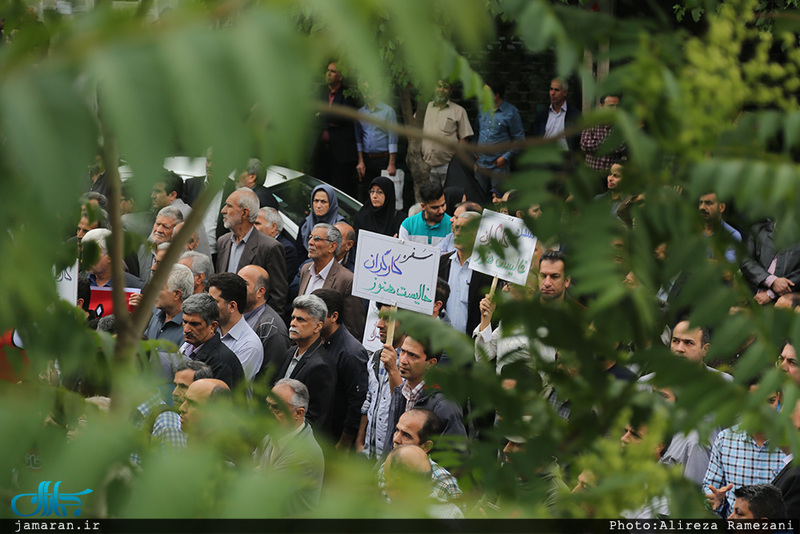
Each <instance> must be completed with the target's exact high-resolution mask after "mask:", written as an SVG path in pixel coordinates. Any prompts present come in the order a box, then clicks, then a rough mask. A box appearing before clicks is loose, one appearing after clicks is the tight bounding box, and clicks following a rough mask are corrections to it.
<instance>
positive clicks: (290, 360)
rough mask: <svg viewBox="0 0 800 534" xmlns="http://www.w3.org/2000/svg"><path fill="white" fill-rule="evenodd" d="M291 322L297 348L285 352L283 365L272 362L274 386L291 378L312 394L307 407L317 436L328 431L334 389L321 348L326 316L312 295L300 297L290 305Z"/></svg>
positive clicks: (330, 368)
mask: <svg viewBox="0 0 800 534" xmlns="http://www.w3.org/2000/svg"><path fill="white" fill-rule="evenodd" d="M292 306H293V308H294V309H293V310H292V321H291V322H290V323H289V338H290V339H291V340H292V341H294V342H295V344H296V345H297V346H296V347H292V348H290V349H289V350H287V351H286V352H285V353H284V355H283V358H282V361H274V364H275V368H276V370H277V372H276V373H275V374H274V375H273V376H272V381H273V384H274V383H275V382H276V381H277V380H280V379H281V378H294V379H296V380H299V381H300V382H302V383H303V384H305V385H306V387H307V388H308V391H309V392H310V393H311V404H310V405H309V407H308V413H307V417H308V420H309V422H310V423H311V424H312V425H314V427H315V428H316V429H317V430H318V431H320V432H328V431H329V428H330V418H329V414H330V410H331V405H332V404H333V392H334V389H335V387H336V383H335V380H334V379H333V377H335V376H336V375H335V373H336V370H335V369H334V367H333V365H332V363H331V362H330V360H329V358H328V353H327V351H326V350H325V347H323V346H322V337H321V334H322V327H323V325H324V324H325V318H326V317H327V316H328V309H327V308H326V307H325V302H323V300H322V299H321V298H319V297H317V296H315V295H303V296H300V297H297V298H296V299H294V302H292Z"/></svg>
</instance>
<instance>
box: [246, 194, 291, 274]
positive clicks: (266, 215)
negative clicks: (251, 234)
mask: <svg viewBox="0 0 800 534" xmlns="http://www.w3.org/2000/svg"><path fill="white" fill-rule="evenodd" d="M255 225H256V228H257V229H258V231H259V232H261V233H262V234H265V235H268V236H269V237H272V238H275V239H277V240H278V243H280V244H281V245H283V252H284V254H285V255H286V275H287V277H288V279H289V280H294V277H295V276H297V271H298V269H300V255H299V254H298V253H297V247H296V246H295V244H294V241H293V240H291V239H289V238H288V237H286V236H285V235H284V231H283V218H282V217H281V214H280V213H278V210H276V209H275V208H270V207H266V208H261V209H260V210H258V217H256V222H255Z"/></svg>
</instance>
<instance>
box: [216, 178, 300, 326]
mask: <svg viewBox="0 0 800 534" xmlns="http://www.w3.org/2000/svg"><path fill="white" fill-rule="evenodd" d="M258 209H259V208H258V197H257V196H256V194H255V193H253V192H252V191H251V190H250V189H247V188H246V187H244V188H240V189H237V190H236V191H234V192H233V193H231V194H230V196H228V199H227V200H226V201H225V206H223V208H222V217H223V220H224V224H225V228H229V229H230V230H231V232H230V233H228V234H225V235H223V236H222V237H220V238H219V239H218V240H217V264H216V268H217V272H218V273H226V272H227V273H238V272H239V270H240V269H241V268H242V267H244V266H245V265H259V266H261V267H263V268H264V269H265V270H266V271H267V273H269V280H270V288H269V293H268V294H267V303H268V304H269V305H270V306H272V308H273V309H274V310H277V311H278V313H280V312H281V310H283V306H284V305H285V304H286V295H287V294H288V293H289V283H288V281H287V280H286V260H285V257H284V252H283V246H282V245H281V244H280V243H278V241H276V240H275V239H273V238H271V237H269V236H267V235H264V234H262V233H261V232H259V231H258V230H256V229H255V227H254V225H253V223H255V221H256V218H257V217H258Z"/></svg>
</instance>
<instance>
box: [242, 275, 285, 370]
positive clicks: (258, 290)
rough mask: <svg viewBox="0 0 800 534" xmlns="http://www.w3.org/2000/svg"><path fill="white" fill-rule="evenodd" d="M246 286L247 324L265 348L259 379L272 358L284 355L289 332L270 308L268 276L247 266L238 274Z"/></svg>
mask: <svg viewBox="0 0 800 534" xmlns="http://www.w3.org/2000/svg"><path fill="white" fill-rule="evenodd" d="M239 276H241V277H242V278H243V279H244V281H245V282H246V283H247V304H246V305H245V308H244V320H245V321H247V324H249V325H250V328H252V329H253V331H254V332H255V333H256V335H257V336H258V337H259V339H260V340H261V345H262V346H263V347H264V361H263V362H262V364H261V369H260V370H259V372H257V373H256V377H258V376H259V375H260V374H261V373H262V372H263V371H264V370H265V369H266V368H267V366H268V365H269V363H270V361H271V360H272V358H274V357H276V356H278V357H280V355H282V354H284V353H285V352H286V350H287V349H288V348H289V330H288V329H287V328H286V323H284V322H283V319H281V317H280V315H278V312H276V311H275V310H273V309H272V307H271V306H270V305H269V304H267V290H268V289H269V274H267V271H265V270H264V269H263V268H262V267H259V266H258V265H246V266H245V267H242V268H241V270H240V271H239Z"/></svg>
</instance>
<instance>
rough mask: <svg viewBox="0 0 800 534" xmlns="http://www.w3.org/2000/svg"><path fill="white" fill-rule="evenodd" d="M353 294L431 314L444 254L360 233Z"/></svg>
mask: <svg viewBox="0 0 800 534" xmlns="http://www.w3.org/2000/svg"><path fill="white" fill-rule="evenodd" d="M356 250H357V255H356V264H355V271H354V276H353V295H356V296H358V297H361V298H364V299H367V300H376V301H379V302H385V303H387V304H390V305H392V306H397V307H398V308H403V309H406V310H412V311H417V312H420V313H425V314H428V315H430V314H431V313H433V302H434V301H435V300H436V280H437V278H438V272H439V256H440V255H441V251H440V250H439V249H438V248H437V247H434V246H432V245H423V244H422V243H414V242H411V241H403V240H400V239H397V238H394V237H389V236H385V235H381V234H376V233H373V232H367V231H361V232H359V234H358V247H357V249H356Z"/></svg>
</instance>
